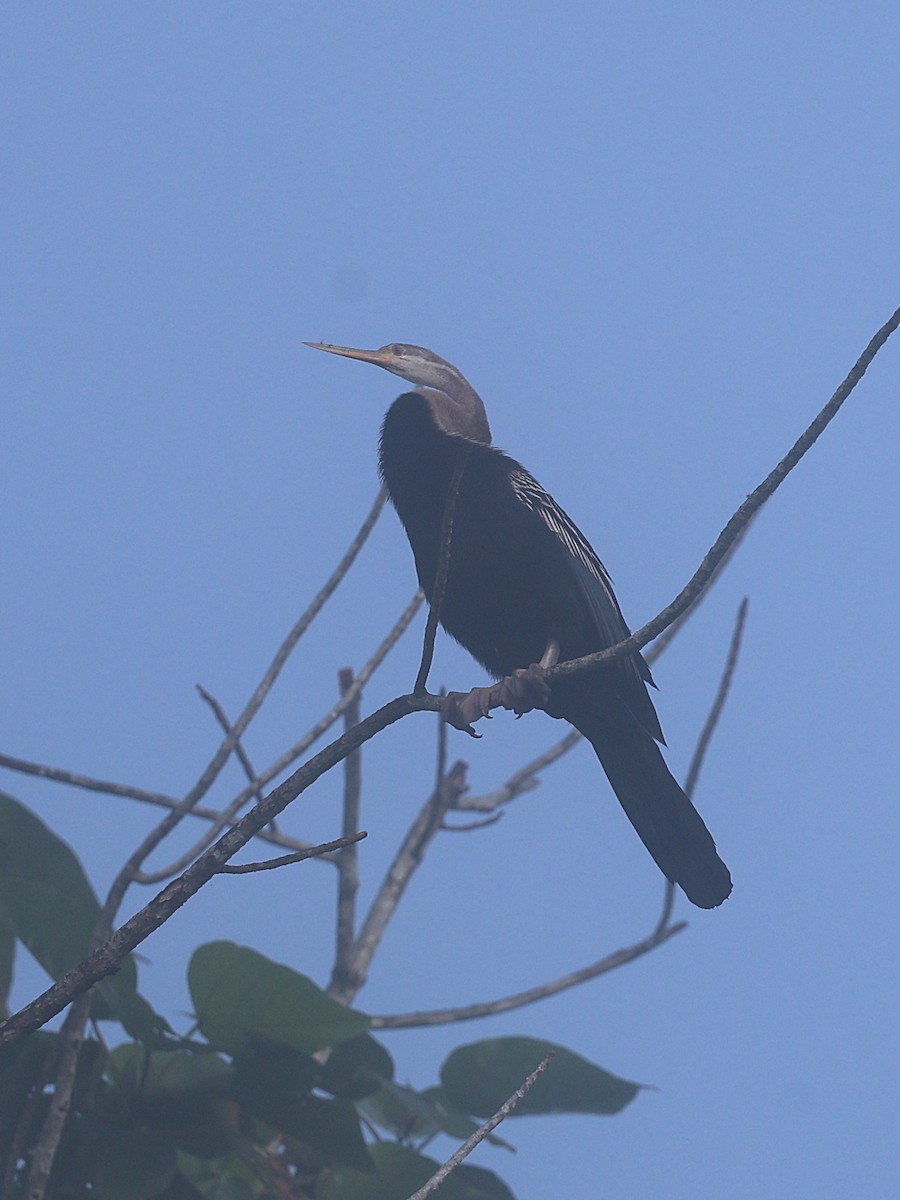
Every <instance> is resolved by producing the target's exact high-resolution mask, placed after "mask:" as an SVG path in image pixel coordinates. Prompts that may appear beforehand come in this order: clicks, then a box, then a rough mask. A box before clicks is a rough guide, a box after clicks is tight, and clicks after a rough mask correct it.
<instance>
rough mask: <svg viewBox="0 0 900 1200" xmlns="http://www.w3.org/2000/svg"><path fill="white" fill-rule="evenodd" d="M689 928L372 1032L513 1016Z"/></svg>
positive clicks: (376, 1023) (378, 1023)
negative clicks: (507, 992) (531, 983)
mask: <svg viewBox="0 0 900 1200" xmlns="http://www.w3.org/2000/svg"><path fill="white" fill-rule="evenodd" d="M686 928H687V921H677V922H676V923H675V924H674V925H666V926H665V927H663V928H662V929H660V928H659V926H657V928H656V929H654V931H653V933H651V934H648V936H647V937H645V938H642V939H641V940H640V941H639V942H635V943H634V944H633V945H631V946H625V947H623V948H622V949H621V950H616V951H614V953H612V954H607V955H605V956H604V957H603V958H600V959H598V960H597V961H596V962H593V963H590V964H589V965H588V966H586V967H580V968H579V969H578V970H577V971H569V972H568V974H566V975H560V976H559V978H558V979H552V980H550V981H549V982H547V983H541V984H538V985H537V986H536V987H530V988H527V989H526V990H525V991H524V992H514V993H513V994H512V995H510V996H501V997H499V998H498V999H496V1000H486V1001H482V1002H480V1003H478V1004H462V1005H459V1006H458V1007H455V1008H434V1009H427V1010H425V1011H423V1012H411V1013H397V1014H389V1015H387V1016H380V1017H377V1016H376V1017H372V1018H371V1026H370V1028H372V1029H415V1028H418V1027H420V1026H423V1025H451V1024H455V1023H456V1022H458V1021H474V1020H476V1018H478V1017H492V1016H496V1015H497V1014H498V1013H504V1012H512V1010H513V1009H516V1008H524V1007H525V1006H526V1005H528V1004H535V1003H536V1002H537V1001H538V1000H546V999H547V998H548V997H549V996H556V995H558V993H559V992H565V991H568V989H569V988H573V987H578V986H579V985H580V984H582V983H587V982H588V980H590V979H597V978H598V977H599V976H600V975H608V974H609V972H610V971H616V970H618V968H619V967H624V966H625V965H626V963H630V962H634V960H635V959H636V958H641V957H642V956H643V955H645V954H649V953H650V951H651V950H655V949H656V947H657V946H661V945H662V944H663V942H667V941H668V940H669V938H671V937H674V936H675V934H676V933H681V931H682V929H686Z"/></svg>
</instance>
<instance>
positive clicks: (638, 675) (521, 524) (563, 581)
mask: <svg viewBox="0 0 900 1200" xmlns="http://www.w3.org/2000/svg"><path fill="white" fill-rule="evenodd" d="M306 345H308V346H311V347H312V348H313V349H317V350H323V351H326V352H327V353H329V354H337V355H340V356H342V357H344V358H350V359H356V360H358V361H360V362H365V363H371V364H373V365H375V366H379V367H382V368H384V369H385V370H386V371H389V372H391V374H393V375H398V376H399V377H400V378H401V379H403V380H405V381H406V382H407V383H411V384H414V385H415V387H414V389H413V390H411V391H408V392H404V393H403V394H402V395H400V396H398V397H397V399H396V400H394V402H393V404H391V406H390V408H389V409H388V412H387V415H386V416H385V418H384V423H383V425H382V428H381V439H380V444H379V471H380V474H381V478H382V481H383V483H384V485H385V487H386V489H387V492H388V496H389V498H390V500H391V502H392V504H393V506H394V508H395V509H396V511H397V514H398V516H399V518H400V521H401V522H402V524H403V526H404V528H405V530H406V534H407V537H408V539H409V543H410V546H411V548H412V552H413V557H414V559H415V565H416V572H417V574H418V578H419V584H420V586H421V588H422V590H423V591H424V593H425V596H426V598H427V599H428V601H429V603H431V602H432V599H433V597H434V589H435V582H436V579H437V577H438V572H439V567H440V566H441V559H442V550H441V547H442V544H443V543H444V540H445V537H446V536H447V529H446V528H445V514H446V512H447V507H448V504H447V500H448V494H449V493H450V492H451V490H453V491H454V498H453V511H452V525H451V526H449V555H448V554H447V551H446V550H445V551H444V552H443V554H444V567H443V570H444V573H445V579H444V588H443V595H442V596H440V597H439V617H440V623H441V625H442V626H443V627H444V629H445V630H446V631H447V633H449V634H450V635H451V637H453V638H455V639H456V641H457V642H459V643H460V644H461V645H462V646H464V647H465V649H466V650H468V651H469V653H470V654H471V655H472V656H473V658H475V659H476V660H477V661H478V662H479V663H480V664H481V665H482V666H483V667H484V668H485V670H486V671H487V672H488V673H489V674H490V675H491V676H492V677H493V678H494V679H495V680H503V684H502V685H501V686H500V689H499V691H498V690H497V689H496V685H495V690H494V693H493V702H494V703H496V700H497V697H498V696H499V698H500V702H501V703H503V704H505V706H506V707H509V708H515V709H516V711H525V710H526V709H527V708H528V707H541V708H543V709H544V711H546V712H547V713H548V714H549V715H550V716H551V717H555V718H559V719H563V720H565V721H568V722H569V723H570V724H571V725H573V726H574V727H575V728H576V729H578V730H579V731H580V732H581V733H582V734H583V735H584V737H585V738H587V740H588V741H589V742H590V744H591V745H592V746H593V748H594V751H595V753H596V755H597V758H598V759H599V760H600V763H601V765H602V767H603V769H604V771H605V773H606V776H607V778H608V780H609V783H610V785H611V786H612V789H613V791H614V793H615V795H616V796H617V798H618V800H619V803H620V804H621V806H622V808H623V809H624V811H625V815H626V816H627V817H628V819H629V821H630V822H631V824H632V825H633V826H634V829H635V830H636V832H637V834H638V836H639V837H640V839H641V841H642V842H643V843H644V845H645V846H646V848H647V850H648V851H649V852H650V854H651V856H652V857H653V859H654V860H655V862H656V864H657V866H658V867H659V869H660V870H661V871H662V873H663V875H664V876H665V877H666V878H667V879H668V880H669V881H670V883H672V884H677V885H678V886H679V887H680V888H681V889H682V891H683V892H684V893H685V895H686V896H687V898H688V899H689V900H690V901H691V902H692V903H693V904H695V905H697V906H698V907H699V908H707V909H708V908H716V907H717V906H718V905H720V904H721V903H722V902H723V901H724V900H725V899H726V898H727V897H728V896H729V894H730V893H731V888H732V883H731V875H730V873H729V871H728V868H727V867H726V865H725V863H724V862H723V861H722V859H721V858H720V857H719V855H718V852H717V850H716V845H715V842H714V841H713V838H712V835H711V834H710V832H709V830H708V829H707V827H706V825H705V824H704V821H703V818H702V817H701V816H700V814H699V813H698V812H697V810H696V808H695V807H694V805H693V804H692V803H691V801H690V799H689V798H688V797H687V796H686V795H685V793H684V791H683V790H682V788H681V787H680V785H679V784H678V782H677V781H676V780H675V778H674V776H673V775H672V774H671V772H670V771H669V768H668V766H667V765H666V761H665V759H664V758H663V756H662V753H661V750H660V746H661V745H665V739H664V738H663V734H662V729H661V728H660V723H659V719H658V717H657V714H656V710H655V708H654V705H653V702H652V700H651V698H650V693H649V691H648V685H649V686H653V687H655V684H654V683H653V679H652V676H651V674H650V669H649V667H648V666H647V663H646V662H645V660H644V658H643V656H642V655H641V654H640V653H633V654H631V655H627V656H624V657H622V658H619V659H617V660H614V661H613V662H612V663H607V664H606V665H605V666H604V667H602V668H600V669H595V670H592V671H591V670H587V671H581V672H579V673H574V674H572V675H569V676H566V677H564V678H558V679H551V680H549V681H546V682H544V681H543V675H544V669H545V668H547V667H550V666H552V665H554V663H555V662H566V661H568V660H571V659H575V658H580V657H582V656H583V655H586V654H592V653H594V652H595V651H599V650H604V649H606V648H607V647H609V646H613V645H615V644H616V643H617V642H620V641H622V640H623V639H624V638H626V637H628V636H629V635H630V630H629V628H628V625H627V624H626V622H625V618H624V617H623V615H622V612H621V609H620V608H619V603H618V601H617V599H616V596H615V593H614V591H613V585H612V580H611V579H610V576H609V574H608V573H607V571H606V568H605V567H604V566H603V564H602V563H601V561H600V559H599V558H598V556H597V554H596V553H595V551H594V550H593V548H592V547H591V545H590V543H589V542H588V540H587V539H586V538H585V536H584V535H583V534H582V533H581V531H580V530H579V529H578V527H577V526H576V525H575V523H574V522H573V521H572V520H571V518H570V517H569V516H567V514H566V513H565V512H564V511H563V509H562V508H561V507H560V506H559V505H558V504H557V503H556V501H555V500H554V499H553V497H552V496H551V495H550V493H549V492H547V491H546V490H545V489H544V488H543V487H542V486H541V485H540V484H539V483H538V481H537V480H536V479H535V478H534V476H533V475H531V474H530V473H529V472H528V471H527V470H526V469H525V468H524V467H523V466H522V465H521V463H519V462H517V461H516V460H515V459H513V458H511V457H510V456H509V455H507V454H506V453H504V452H503V451H502V450H500V449H498V448H497V447H496V446H494V445H493V441H492V434H491V427H490V424H489V422H488V416H487V412H486V410H485V406H484V402H483V401H482V399H481V397H480V396H479V395H478V393H477V392H476V391H475V389H474V388H473V387H472V385H471V384H470V383H469V381H468V380H467V379H466V378H465V376H464V375H463V374H462V372H461V371H460V370H459V369H458V368H457V367H455V366H453V365H452V364H451V363H449V362H447V361H446V360H444V359H443V358H441V357H440V356H439V355H437V354H435V353H434V352H433V351H432V350H427V349H425V348H424V347H422V346H414V345H409V344H406V343H400V342H392V343H390V344H388V345H386V346H382V347H380V348H379V349H378V350H359V349H355V348H353V347H349V346H336V345H332V344H330V343H327V342H307V343H306ZM529 693H530V694H531V695H533V696H534V697H535V699H534V700H533V701H532V702H529V699H528V695H529ZM453 695H454V696H457V697H458V696H459V694H458V693H454V694H453ZM490 696H491V692H490V689H486V688H475V689H473V690H472V692H471V693H470V694H469V696H468V697H466V698H465V700H463V702H462V703H460V704H459V705H458V709H457V717H459V715H460V714H462V721H461V724H462V726H463V727H465V726H466V725H467V723H468V722H469V721H471V720H473V719H475V718H477V717H478V716H481V715H485V713H486V711H487V707H489V706H493V704H492V702H491V699H490ZM454 723H460V722H459V721H458V720H457V721H454Z"/></svg>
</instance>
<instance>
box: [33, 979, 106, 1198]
mask: <svg viewBox="0 0 900 1200" xmlns="http://www.w3.org/2000/svg"><path fill="white" fill-rule="evenodd" d="M90 1007H91V993H90V992H85V993H84V994H83V995H81V996H79V997H78V999H77V1000H76V1001H75V1003H74V1004H73V1005H72V1007H71V1008H70V1009H69V1012H68V1014H67V1015H66V1019H65V1021H64V1022H63V1026H62V1029H61V1030H60V1033H59V1042H60V1049H59V1062H58V1064H57V1068H56V1077H55V1079H54V1081H53V1095H52V1096H51V1099H50V1105H49V1107H48V1109H47V1115H46V1116H45V1118H44V1122H43V1125H42V1126H41V1132H40V1133H39V1135H38V1137H37V1140H36V1141H35V1145H34V1153H33V1155H32V1159H31V1168H30V1170H29V1172H28V1182H27V1184H26V1185H25V1195H26V1196H27V1197H28V1200H43V1198H44V1195H45V1194H46V1191H47V1184H48V1183H49V1182H50V1172H51V1171H52V1170H53V1163H54V1161H55V1159H56V1151H57V1148H58V1146H59V1141H60V1138H61V1137H62V1133H63V1129H64V1127H65V1124H66V1119H67V1118H68V1115H69V1109H70V1107H71V1104H72V1092H73V1090H74V1088H75V1073H76V1071H77V1068H78V1055H79V1053H80V1051H81V1045H82V1042H83V1041H84V1029H85V1025H86V1024H87V1017H88V1011H89V1009H90Z"/></svg>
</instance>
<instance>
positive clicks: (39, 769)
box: [0, 754, 330, 861]
mask: <svg viewBox="0 0 900 1200" xmlns="http://www.w3.org/2000/svg"><path fill="white" fill-rule="evenodd" d="M0 767H7V768H8V769H9V770H10V771H16V772H17V773H18V774H20V775H34V776H36V777H37V778H38V779H50V780H52V781H53V782H54V783H63V784H66V785H67V786H69V787H76V788H82V789H83V790H84V791H88V792H98V793H99V794H100V795H106V796H121V797H122V798H124V799H127V800H138V801H140V802H141V803H142V804H151V805H153V806H154V807H155V808H167V809H173V808H177V807H178V806H179V804H180V803H181V801H180V800H176V799H175V797H174V796H166V795H164V794H163V793H162V792H148V791H146V790H145V789H144V788H136V787H131V786H130V785H129V784H125V783H115V782H113V781H111V780H107V779H94V778H93V777H92V776H90V775H82V774H80V773H79V772H77V771H66V770H64V769H63V768H62V767H51V766H48V765H47V764H46V763H35V762H29V761H28V759H25V758H11V757H10V756H9V755H7V754H0ZM189 815H190V816H192V817H199V818H200V819H201V820H203V821H213V822H217V821H220V820H221V817H222V814H221V813H220V812H219V811H218V810H217V809H214V808H204V807H203V806H202V805H199V804H198V805H197V806H196V807H195V808H192V809H191V811H190V814H189ZM256 836H257V837H258V838H259V839H260V841H264V842H269V843H270V844H271V845H273V846H279V847H281V848H282V849H284V850H305V849H306V848H307V847H308V846H309V843H308V842H302V841H299V840H298V839H297V838H292V837H290V836H289V835H288V834H286V833H281V832H280V831H278V832H273V830H272V826H271V825H270V826H268V827H267V828H266V829H262V830H260V832H259V833H258V834H257V835H256ZM329 861H330V860H329Z"/></svg>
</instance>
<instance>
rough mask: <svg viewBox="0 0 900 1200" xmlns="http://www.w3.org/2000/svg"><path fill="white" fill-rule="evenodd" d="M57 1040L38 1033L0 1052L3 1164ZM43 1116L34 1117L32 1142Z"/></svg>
mask: <svg viewBox="0 0 900 1200" xmlns="http://www.w3.org/2000/svg"><path fill="white" fill-rule="evenodd" d="M57 1037H58V1035H57V1034H55V1033H48V1032H47V1031H46V1030H45V1029H39V1030H38V1031H37V1032H35V1033H33V1034H32V1035H31V1036H30V1037H27V1038H23V1039H22V1040H21V1041H19V1042H9V1043H8V1044H7V1045H5V1046H3V1047H2V1048H0V1162H4V1161H6V1155H7V1153H8V1150H9V1146H10V1145H11V1143H12V1139H13V1137H14V1135H15V1132H16V1127H17V1126H18V1124H19V1120H20V1119H21V1117H22V1114H23V1112H24V1111H25V1105H26V1103H27V1101H28V1096H29V1093H30V1092H31V1090H32V1088H36V1087H42V1086H43V1083H44V1079H45V1071H46V1068H47V1066H48V1064H49V1062H50V1061H51V1058H52V1055H54V1054H55V1052H56V1043H57ZM42 1115H43V1114H38V1113H35V1114H34V1116H33V1117H32V1122H31V1129H30V1130H29V1137H28V1141H29V1142H30V1140H31V1136H30V1135H31V1134H33V1135H34V1136H36V1135H37V1132H38V1129H39V1128H40V1122H39V1117H40V1116H42ZM26 1144H27V1143H26Z"/></svg>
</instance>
